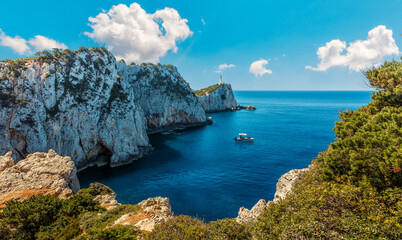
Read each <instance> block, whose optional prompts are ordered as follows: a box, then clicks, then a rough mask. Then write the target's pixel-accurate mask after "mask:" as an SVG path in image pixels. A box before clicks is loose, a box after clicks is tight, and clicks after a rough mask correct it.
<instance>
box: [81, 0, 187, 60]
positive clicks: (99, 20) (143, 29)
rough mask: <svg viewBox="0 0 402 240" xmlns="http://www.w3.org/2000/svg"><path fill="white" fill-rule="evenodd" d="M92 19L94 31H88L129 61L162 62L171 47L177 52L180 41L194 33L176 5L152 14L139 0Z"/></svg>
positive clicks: (98, 40) (117, 54) (113, 8)
mask: <svg viewBox="0 0 402 240" xmlns="http://www.w3.org/2000/svg"><path fill="white" fill-rule="evenodd" d="M89 22H90V27H91V28H92V29H93V31H92V32H86V33H85V34H86V35H87V36H88V37H90V38H92V39H94V40H95V41H97V42H100V43H103V44H105V45H106V46H107V47H108V49H109V50H110V51H111V52H112V53H113V54H114V55H115V56H116V57H117V58H122V59H125V60H126V61H129V62H131V61H133V62H153V63H155V62H158V61H159V58H160V57H162V56H165V55H166V53H167V52H168V51H169V50H172V51H173V52H177V50H178V47H177V45H176V43H177V42H179V41H183V40H185V39H186V38H188V37H189V36H191V35H192V34H193V32H191V31H190V28H189V26H188V25H187V19H182V18H181V17H180V15H179V13H178V12H177V11H176V10H175V9H173V8H164V9H162V10H158V11H156V12H155V13H153V14H150V13H147V12H145V10H144V9H142V8H141V6H140V5H139V4H138V3H133V4H131V5H130V6H126V5H124V4H119V5H117V6H112V8H111V9H110V10H109V11H106V12H103V13H100V14H98V15H97V16H96V17H95V18H92V17H90V18H89Z"/></svg>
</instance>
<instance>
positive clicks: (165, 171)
mask: <svg viewBox="0 0 402 240" xmlns="http://www.w3.org/2000/svg"><path fill="white" fill-rule="evenodd" d="M235 97H236V99H237V101H238V103H239V104H241V105H243V106H247V105H252V106H255V107H256V108H257V110H256V111H246V110H242V111H236V112H221V113H213V114H208V116H210V117H212V119H213V121H214V123H213V124H212V125H209V126H205V127H199V128H195V129H190V130H187V131H184V132H181V133H178V134H175V135H160V134H156V135H151V136H150V141H151V144H152V145H153V146H154V147H155V151H153V152H152V153H151V154H149V155H147V156H146V157H144V158H143V159H140V160H137V161H135V162H133V163H132V164H130V165H126V166H122V167H118V168H109V167H101V168H96V167H93V168H88V169H86V170H84V171H81V172H79V174H78V177H79V180H80V183H81V187H82V188H85V187H88V186H89V183H91V182H101V183H103V184H105V185H107V186H109V187H111V188H112V189H113V190H114V191H115V192H116V194H117V200H118V201H119V202H121V203H131V204H135V203H138V202H140V201H142V200H144V199H147V198H149V197H155V196H163V197H168V198H170V202H171V205H172V210H173V211H174V212H175V215H180V214H186V215H191V216H196V217H199V218H201V219H204V220H206V221H213V220H216V219H222V218H232V217H236V216H237V212H238V210H239V208H240V207H241V206H244V207H246V208H251V207H252V206H253V205H254V204H255V203H256V202H257V201H258V200H259V199H261V198H263V199H266V200H272V199H273V196H274V193H275V188H276V182H277V180H278V178H279V177H280V176H281V175H282V174H284V173H286V172H288V171H289V170H291V169H297V168H305V167H307V166H308V164H310V162H311V160H312V159H314V158H315V157H316V156H317V155H318V154H319V152H321V151H323V150H325V149H326V148H327V147H328V145H329V144H330V143H331V142H333V141H334V138H335V136H334V132H333V130H332V129H333V127H334V124H335V123H334V122H335V121H337V120H338V119H339V118H338V114H339V110H342V111H344V110H346V109H351V110H353V109H357V108H359V107H361V106H363V105H366V104H367V103H368V102H369V101H370V92H369V91H235ZM239 132H246V133H248V134H249V136H252V137H254V138H255V142H254V143H235V142H234V141H233V138H234V137H235V135H237V134H238V133H239Z"/></svg>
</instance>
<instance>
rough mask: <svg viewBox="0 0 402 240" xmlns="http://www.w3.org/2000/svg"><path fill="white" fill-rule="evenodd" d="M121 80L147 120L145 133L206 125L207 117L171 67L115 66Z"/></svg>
mask: <svg viewBox="0 0 402 240" xmlns="http://www.w3.org/2000/svg"><path fill="white" fill-rule="evenodd" d="M117 70H118V73H119V75H120V76H122V78H123V79H124V80H125V81H126V82H127V83H128V84H129V85H130V89H131V90H132V91H133V93H134V96H135V103H136V104H138V105H139V106H141V108H142V110H143V111H144V114H145V117H146V119H147V127H148V129H147V132H148V133H156V132H162V131H166V130H172V129H175V128H180V127H186V126H194V125H205V124H206V115H205V111H204V110H203V108H202V106H201V105H200V103H199V102H198V100H197V98H196V97H195V96H194V94H193V92H192V90H191V88H190V86H189V84H188V83H187V82H186V81H185V80H184V79H183V78H182V76H181V75H180V73H179V72H178V71H177V68H176V67H173V66H171V65H166V66H164V65H154V64H142V65H131V66H127V65H126V64H125V63H124V62H119V63H118V64H117Z"/></svg>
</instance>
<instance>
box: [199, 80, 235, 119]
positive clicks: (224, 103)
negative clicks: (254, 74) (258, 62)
mask: <svg viewBox="0 0 402 240" xmlns="http://www.w3.org/2000/svg"><path fill="white" fill-rule="evenodd" d="M215 86H216V90H214V89H215ZM206 89H208V88H206ZM206 89H201V90H199V91H197V92H200V93H201V92H202V94H200V95H201V96H197V98H198V101H200V103H201V105H202V107H203V108H204V110H205V112H207V113H210V112H222V111H230V110H236V107H237V101H236V99H235V97H234V94H233V90H232V86H231V85H230V84H217V85H214V86H211V87H209V89H212V90H213V91H212V92H210V91H203V90H206Z"/></svg>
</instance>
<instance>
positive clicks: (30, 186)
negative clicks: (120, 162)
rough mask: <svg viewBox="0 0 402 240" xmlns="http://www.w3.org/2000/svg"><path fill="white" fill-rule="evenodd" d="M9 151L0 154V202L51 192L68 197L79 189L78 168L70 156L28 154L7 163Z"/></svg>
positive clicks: (1, 203) (52, 152)
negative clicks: (0, 167) (0, 168)
mask: <svg viewBox="0 0 402 240" xmlns="http://www.w3.org/2000/svg"><path fill="white" fill-rule="evenodd" d="M10 159H12V158H11V152H9V153H7V154H6V156H3V157H0V166H4V163H5V162H6V163H7V164H6V165H7V167H6V168H4V169H3V170H0V206H2V205H4V203H5V202H7V201H9V200H24V199H27V198H29V197H31V196H38V195H45V194H51V195H54V196H58V197H60V198H68V197H70V196H72V195H73V194H74V193H76V192H77V191H78V190H79V189H80V183H79V181H78V178H77V169H76V168H75V166H74V162H73V161H72V160H71V158H70V157H62V156H59V155H57V153H56V152H55V151H53V150H49V152H48V153H40V152H38V153H34V154H29V155H28V156H27V158H25V159H23V160H21V161H19V162H18V163H17V164H16V165H11V164H10Z"/></svg>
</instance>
